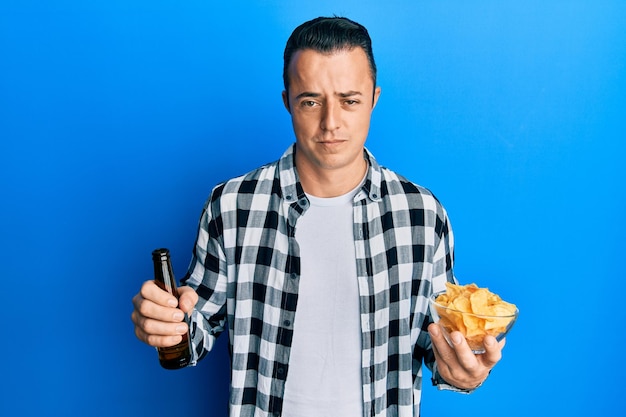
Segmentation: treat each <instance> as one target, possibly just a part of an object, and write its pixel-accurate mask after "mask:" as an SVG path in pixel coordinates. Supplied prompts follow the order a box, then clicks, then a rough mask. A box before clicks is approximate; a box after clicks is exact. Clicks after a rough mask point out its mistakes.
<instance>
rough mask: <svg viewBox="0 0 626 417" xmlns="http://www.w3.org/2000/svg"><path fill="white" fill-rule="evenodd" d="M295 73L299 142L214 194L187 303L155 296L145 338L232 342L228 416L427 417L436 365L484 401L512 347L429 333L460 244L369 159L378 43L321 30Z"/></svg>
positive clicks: (141, 325)
mask: <svg viewBox="0 0 626 417" xmlns="http://www.w3.org/2000/svg"><path fill="white" fill-rule="evenodd" d="M284 59H285V63H284V65H285V66H284V79H285V91H284V92H283V101H284V104H285V107H286V109H287V111H289V113H290V114H291V118H292V122H293V128H294V132H295V136H296V142H295V144H294V145H293V146H291V147H290V148H289V149H287V151H286V152H285V153H284V154H283V156H282V157H281V158H280V159H279V160H278V161H276V162H274V163H271V164H268V165H265V166H263V167H261V168H259V169H257V170H255V171H253V172H250V173H248V174H246V175H244V176H242V177H238V178H235V179H232V180H230V181H227V182H225V183H223V184H220V185H218V186H217V187H215V188H214V190H213V192H212V194H211V196H210V197H209V199H208V201H207V203H206V205H205V207H204V211H203V214H202V218H201V220H200V225H199V230H198V236H197V240H196V245H195V251H194V253H193V259H192V262H191V265H190V268H189V272H188V273H187V275H186V276H185V278H184V279H183V282H184V284H185V285H184V286H183V287H181V296H180V300H179V303H178V304H177V302H176V300H175V299H174V298H173V297H171V296H170V295H168V294H167V293H165V292H163V291H161V290H160V289H159V288H158V287H156V285H155V284H154V283H153V282H152V281H148V282H146V283H144V285H143V287H142V288H141V291H140V293H139V294H137V295H136V296H135V298H134V299H133V302H134V306H135V310H134V312H133V314H132V319H133V321H134V323H135V329H136V330H135V333H136V335H137V337H138V338H139V339H140V340H142V341H144V342H146V343H148V344H150V345H152V346H169V345H173V344H176V343H177V342H179V341H180V337H181V336H180V335H181V334H184V333H185V332H186V331H187V326H186V325H185V324H184V323H182V319H183V312H187V313H189V315H190V318H191V327H190V329H189V330H190V331H191V335H192V339H193V346H194V358H193V363H195V362H197V360H199V359H201V358H202V357H203V356H204V355H205V354H206V353H207V352H208V351H209V350H210V349H211V348H212V346H213V343H214V341H215V338H216V337H217V336H218V335H219V334H220V333H221V332H222V331H223V330H224V329H225V328H228V332H229V337H230V339H229V340H230V350H231V356H232V357H231V361H232V362H231V365H232V375H231V390H230V415H231V416H270V415H272V416H279V415H280V416H284V417H294V416H297V417H308V416H315V417H319V416H342V417H348V416H350V417H351V416H354V417H362V416H379V415H386V416H401V417H405V416H417V415H419V408H420V393H421V383H422V364H423V363H424V364H425V365H426V366H427V367H428V368H430V369H431V370H432V372H433V382H434V383H435V384H437V385H439V386H440V387H441V388H445V389H454V390H460V391H471V390H472V389H474V388H476V387H477V386H479V385H480V384H481V383H482V382H483V380H484V379H485V378H486V377H487V375H488V373H489V371H490V370H491V368H492V367H493V366H494V365H495V364H496V363H497V362H498V361H499V360H500V357H501V349H502V347H503V346H504V343H503V342H501V343H497V342H496V341H495V339H494V338H488V339H486V341H485V343H486V349H487V351H486V353H484V354H482V355H474V354H473V353H472V352H471V350H470V348H469V347H468V345H467V343H466V342H465V340H464V338H463V337H462V335H461V334H459V333H455V334H453V339H454V343H453V346H450V345H449V344H448V343H447V342H446V341H445V339H443V337H442V335H441V332H440V330H439V328H438V326H437V325H434V324H432V323H431V318H430V314H429V311H428V297H429V295H430V294H432V293H433V292H434V291H439V290H443V289H444V287H445V282H446V281H450V282H455V278H454V274H453V269H452V267H453V237H452V230H451V229H450V225H449V222H448V217H447V214H446V212H445V210H444V208H443V207H442V206H441V205H440V203H439V202H438V201H437V200H436V199H435V197H434V196H433V195H432V194H431V193H430V192H429V191H428V190H427V189H425V188H422V187H420V186H418V185H416V184H413V183H411V182H410V181H408V180H407V179H405V178H403V177H401V176H399V175H398V174H396V173H394V172H393V171H391V170H388V169H386V168H382V167H380V166H379V165H378V164H377V163H376V160H375V159H374V157H373V156H372V155H371V153H369V151H367V150H366V149H365V147H364V144H365V140H366V137H367V134H368V130H369V124H370V117H371V113H372V111H373V109H374V107H375V106H376V103H377V102H378V98H379V96H380V88H379V87H377V86H376V65H375V63H374V57H373V54H372V48H371V40H370V38H369V35H368V33H367V30H366V29H365V28H364V27H363V26H361V25H359V24H358V23H355V22H353V21H350V20H348V19H345V18H318V19H314V20H312V21H309V22H306V23H304V24H302V25H301V26H299V27H298V28H296V30H295V31H294V33H293V34H292V35H291V37H290V38H289V40H288V42H287V46H286V48H285V56H284Z"/></svg>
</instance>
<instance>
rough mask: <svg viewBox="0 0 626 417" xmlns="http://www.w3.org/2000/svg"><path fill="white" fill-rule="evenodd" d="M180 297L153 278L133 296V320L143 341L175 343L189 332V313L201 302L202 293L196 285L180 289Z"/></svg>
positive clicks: (148, 342)
mask: <svg viewBox="0 0 626 417" xmlns="http://www.w3.org/2000/svg"><path fill="white" fill-rule="evenodd" d="M178 294H179V295H180V298H179V299H178V300H177V299H176V297H174V296H173V295H171V294H170V293H168V292H167V291H163V290H162V289H161V288H159V287H158V286H157V285H156V283H155V282H154V281H152V280H150V281H146V282H144V283H143V285H142V286H141V290H140V291H139V293H138V294H137V295H135V296H134V297H133V306H134V309H133V313H132V314H131V320H132V321H133V323H134V324H135V335H136V336H137V338H138V339H139V340H141V341H142V342H144V343H147V344H148V345H150V346H155V347H168V346H174V345H175V344H177V343H179V342H180V341H181V340H182V335H184V334H185V333H186V332H187V331H188V326H187V324H186V323H185V321H184V319H185V313H187V314H191V311H192V310H193V308H194V307H195V305H196V303H197V302H198V294H197V293H196V292H195V291H194V290H193V288H190V287H186V286H181V287H179V288H178Z"/></svg>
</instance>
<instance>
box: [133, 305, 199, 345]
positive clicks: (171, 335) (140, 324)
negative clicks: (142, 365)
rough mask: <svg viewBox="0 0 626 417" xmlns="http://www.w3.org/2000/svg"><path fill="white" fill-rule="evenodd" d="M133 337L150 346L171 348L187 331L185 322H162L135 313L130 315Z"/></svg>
mask: <svg viewBox="0 0 626 417" xmlns="http://www.w3.org/2000/svg"><path fill="white" fill-rule="evenodd" d="M132 320H133V322H134V323H135V335H136V336H137V338H138V339H139V340H142V341H143V342H145V343H148V344H149V345H152V346H171V345H174V344H176V343H178V342H180V340H181V337H180V336H181V335H184V334H185V333H187V331H188V330H189V328H188V326H187V323H185V322H177V323H172V322H163V321H159V320H154V319H151V318H147V317H145V316H142V315H141V314H139V313H138V312H137V311H134V312H133V314H132Z"/></svg>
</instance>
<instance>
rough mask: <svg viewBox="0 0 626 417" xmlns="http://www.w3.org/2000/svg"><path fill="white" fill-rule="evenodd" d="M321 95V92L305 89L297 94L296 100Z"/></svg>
mask: <svg viewBox="0 0 626 417" xmlns="http://www.w3.org/2000/svg"><path fill="white" fill-rule="evenodd" d="M318 97H321V94H320V93H314V92H312V91H305V92H303V93H300V94H298V95H297V96H296V98H295V99H296V100H300V99H301V98H318Z"/></svg>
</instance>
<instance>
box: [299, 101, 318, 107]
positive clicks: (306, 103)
mask: <svg viewBox="0 0 626 417" xmlns="http://www.w3.org/2000/svg"><path fill="white" fill-rule="evenodd" d="M315 104H316V103H315V102H314V101H313V100H305V101H303V102H302V103H301V105H302V107H315Z"/></svg>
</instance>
